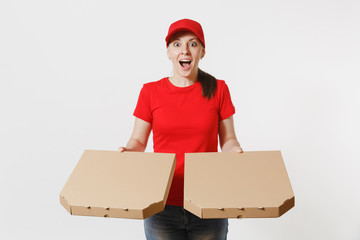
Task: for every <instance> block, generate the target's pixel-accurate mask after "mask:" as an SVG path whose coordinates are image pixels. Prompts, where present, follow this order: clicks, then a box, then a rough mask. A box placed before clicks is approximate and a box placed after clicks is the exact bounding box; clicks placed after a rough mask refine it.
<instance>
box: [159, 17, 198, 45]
mask: <svg viewBox="0 0 360 240" xmlns="http://www.w3.org/2000/svg"><path fill="white" fill-rule="evenodd" d="M181 31H188V32H192V33H194V34H195V35H196V36H197V37H198V38H199V40H200V42H201V43H202V44H203V46H204V47H205V38H204V32H203V30H202V27H201V25H200V23H198V22H196V21H194V20H191V19H181V20H178V21H176V22H174V23H172V24H171V25H170V27H169V32H168V35H167V36H166V38H165V41H166V46H167V45H169V41H170V39H171V37H172V36H174V34H175V33H177V32H181Z"/></svg>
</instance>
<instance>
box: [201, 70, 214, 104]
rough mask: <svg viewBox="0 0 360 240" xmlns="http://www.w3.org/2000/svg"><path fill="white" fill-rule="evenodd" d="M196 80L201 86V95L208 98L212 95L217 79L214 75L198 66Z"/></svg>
mask: <svg viewBox="0 0 360 240" xmlns="http://www.w3.org/2000/svg"><path fill="white" fill-rule="evenodd" d="M198 81H199V82H200V84H201V88H202V95H203V97H206V98H207V99H210V98H212V97H213V96H214V94H215V91H216V87H217V84H216V83H217V81H216V78H215V77H214V76H212V75H211V74H209V73H207V72H204V71H203V70H201V69H200V68H199V70H198Z"/></svg>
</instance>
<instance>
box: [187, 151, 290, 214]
mask: <svg viewBox="0 0 360 240" xmlns="http://www.w3.org/2000/svg"><path fill="white" fill-rule="evenodd" d="M184 184H185V187H184V208H185V209H187V210H188V211H190V212H192V213H193V214H195V215H197V216H198V217H200V218H272V217H279V216H281V215H283V214H284V213H285V212H287V211H288V210H290V209H291V208H292V207H294V204H295V197H294V194H293V191H292V187H291V184H290V181H289V177H288V174H287V172H286V168H285V165H284V162H283V159H282V156H281V152H280V151H252V152H244V153H234V152H221V153H220V152H219V153H187V154H185V183H184Z"/></svg>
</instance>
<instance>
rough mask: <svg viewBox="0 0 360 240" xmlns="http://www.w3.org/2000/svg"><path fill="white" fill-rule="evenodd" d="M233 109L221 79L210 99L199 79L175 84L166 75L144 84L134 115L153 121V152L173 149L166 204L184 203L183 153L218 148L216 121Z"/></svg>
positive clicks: (169, 151) (230, 114)
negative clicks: (172, 174) (170, 182)
mask: <svg viewBox="0 0 360 240" xmlns="http://www.w3.org/2000/svg"><path fill="white" fill-rule="evenodd" d="M234 113H235V108H234V105H233V104H232V101H231V97H230V92H229V89H228V87H227V85H226V83H225V82H224V81H223V80H217V89H216V92H215V95H214V97H212V98H211V99H210V100H208V99H207V98H205V97H203V96H202V89H201V84H200V82H199V81H197V82H195V83H194V84H192V85H190V86H188V87H176V86H174V85H173V84H172V83H171V82H170V81H169V78H167V77H166V78H163V79H161V80H159V81H155V82H150V83H146V84H144V86H143V88H142V89H141V92H140V95H139V99H138V102H137V105H136V108H135V111H134V116H135V117H137V118H140V119H142V120H144V121H146V122H149V123H151V124H152V131H153V143H154V152H162V153H176V168H175V173H174V177H173V180H172V184H171V188H170V193H169V196H168V200H167V204H169V205H176V206H183V201H184V153H191V152H217V151H218V149H217V147H218V130H219V121H221V120H223V119H226V118H228V117H230V116H232V115H233V114H234Z"/></svg>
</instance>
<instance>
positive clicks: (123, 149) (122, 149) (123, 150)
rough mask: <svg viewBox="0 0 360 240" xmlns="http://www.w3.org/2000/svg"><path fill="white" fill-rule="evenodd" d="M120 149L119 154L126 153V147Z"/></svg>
mask: <svg viewBox="0 0 360 240" xmlns="http://www.w3.org/2000/svg"><path fill="white" fill-rule="evenodd" d="M118 149H119V152H125V151H126V148H124V147H119V148H118Z"/></svg>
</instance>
